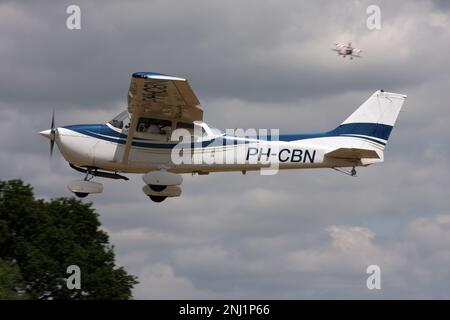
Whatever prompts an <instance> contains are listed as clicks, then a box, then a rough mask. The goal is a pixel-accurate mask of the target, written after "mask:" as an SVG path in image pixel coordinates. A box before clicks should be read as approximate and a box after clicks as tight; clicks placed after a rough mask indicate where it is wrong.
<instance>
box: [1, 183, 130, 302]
mask: <svg viewBox="0 0 450 320" xmlns="http://www.w3.org/2000/svg"><path fill="white" fill-rule="evenodd" d="M113 249H114V248H113V246H111V245H110V244H109V239H108V235H107V234H106V233H105V232H103V231H102V230H100V222H99V220H98V215H97V214H96V213H95V210H94V209H92V208H91V204H90V203H83V202H81V201H80V200H77V199H75V198H58V199H53V200H51V201H44V200H40V199H35V197H34V195H33V190H32V187H31V186H30V185H27V184H24V183H23V182H22V181H21V180H9V181H0V258H2V259H4V260H9V261H16V262H17V265H18V266H19V268H20V273H21V275H22V277H23V281H24V282H25V284H26V292H27V294H28V295H29V296H30V297H31V298H33V299H130V298H131V297H132V295H131V289H132V288H133V285H135V284H136V283H137V281H136V277H134V276H132V275H129V274H127V272H126V271H125V270H124V268H123V267H116V265H115V262H114V258H115V256H114V251H113ZM70 265H77V266H78V267H79V268H80V270H81V289H79V290H77V289H73V290H70V289H68V288H67V286H66V279H67V277H69V276H70V274H67V273H66V271H67V267H68V266H70Z"/></svg>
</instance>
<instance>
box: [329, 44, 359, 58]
mask: <svg viewBox="0 0 450 320" xmlns="http://www.w3.org/2000/svg"><path fill="white" fill-rule="evenodd" d="M335 46H336V48H335V49H331V50H333V51H336V52H337V53H338V56H342V58H345V57H346V56H349V57H350V60H353V58H362V57H361V56H360V55H359V53H361V52H362V50H361V49H359V48H354V47H352V43H351V42H349V43H348V44H343V43H335Z"/></svg>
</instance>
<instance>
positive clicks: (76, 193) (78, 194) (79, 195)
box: [74, 192, 89, 198]
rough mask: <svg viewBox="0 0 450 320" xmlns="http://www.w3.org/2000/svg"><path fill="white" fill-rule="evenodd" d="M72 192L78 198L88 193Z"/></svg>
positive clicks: (84, 196)
mask: <svg viewBox="0 0 450 320" xmlns="http://www.w3.org/2000/svg"><path fill="white" fill-rule="evenodd" d="M74 193H75V195H76V196H77V197H78V198H86V197H87V196H88V195H89V193H86V192H74Z"/></svg>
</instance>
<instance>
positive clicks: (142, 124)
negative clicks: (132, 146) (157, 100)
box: [136, 117, 172, 135]
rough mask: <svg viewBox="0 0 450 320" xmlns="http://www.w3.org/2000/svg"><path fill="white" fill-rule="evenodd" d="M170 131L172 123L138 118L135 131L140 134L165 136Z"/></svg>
mask: <svg viewBox="0 0 450 320" xmlns="http://www.w3.org/2000/svg"><path fill="white" fill-rule="evenodd" d="M171 130H172V122H171V121H168V120H160V119H151V118H143V117H141V118H139V120H138V123H137V126H136V131H137V132H141V133H151V134H160V135H166V134H169V133H170V131H171Z"/></svg>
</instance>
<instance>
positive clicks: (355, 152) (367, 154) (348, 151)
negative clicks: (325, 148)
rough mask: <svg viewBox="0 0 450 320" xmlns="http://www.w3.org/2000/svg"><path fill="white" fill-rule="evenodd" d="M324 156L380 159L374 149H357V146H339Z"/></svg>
mask: <svg viewBox="0 0 450 320" xmlns="http://www.w3.org/2000/svg"><path fill="white" fill-rule="evenodd" d="M325 156H326V157H330V158H336V159H352V160H361V159H380V156H379V155H378V153H377V152H376V151H375V150H370V149H357V148H339V149H336V150H333V151H331V152H327V153H325Z"/></svg>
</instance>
